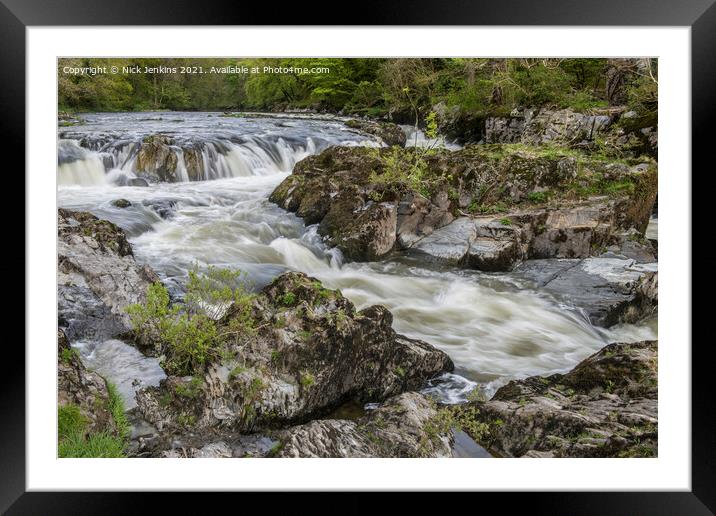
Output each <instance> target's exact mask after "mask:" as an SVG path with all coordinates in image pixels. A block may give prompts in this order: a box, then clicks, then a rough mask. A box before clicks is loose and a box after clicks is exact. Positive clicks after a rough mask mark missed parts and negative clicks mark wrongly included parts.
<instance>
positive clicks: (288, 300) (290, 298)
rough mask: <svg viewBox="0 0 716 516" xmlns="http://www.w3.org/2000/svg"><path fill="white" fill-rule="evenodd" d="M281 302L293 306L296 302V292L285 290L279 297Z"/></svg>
mask: <svg viewBox="0 0 716 516" xmlns="http://www.w3.org/2000/svg"><path fill="white" fill-rule="evenodd" d="M280 301H281V304H283V305H285V306H293V305H295V304H296V294H294V293H293V292H286V293H285V294H284V295H283V296H281V298H280Z"/></svg>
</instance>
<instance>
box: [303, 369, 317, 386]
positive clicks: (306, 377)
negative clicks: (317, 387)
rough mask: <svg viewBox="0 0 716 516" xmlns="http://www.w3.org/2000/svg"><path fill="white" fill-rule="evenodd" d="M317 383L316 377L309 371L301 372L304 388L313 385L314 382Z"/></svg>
mask: <svg viewBox="0 0 716 516" xmlns="http://www.w3.org/2000/svg"><path fill="white" fill-rule="evenodd" d="M315 383H316V378H315V376H313V375H312V374H311V373H309V372H308V371H305V372H303V373H301V385H302V386H303V387H304V388H308V387H311V386H312V385H313V384H315Z"/></svg>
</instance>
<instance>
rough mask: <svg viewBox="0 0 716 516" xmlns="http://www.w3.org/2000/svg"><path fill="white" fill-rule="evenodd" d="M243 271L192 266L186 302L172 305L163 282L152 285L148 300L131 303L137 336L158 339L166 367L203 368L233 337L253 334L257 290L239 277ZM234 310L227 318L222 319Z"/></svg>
mask: <svg viewBox="0 0 716 516" xmlns="http://www.w3.org/2000/svg"><path fill="white" fill-rule="evenodd" d="M242 274H243V273H241V272H240V271H230V270H225V269H219V268H216V267H209V268H208V269H207V271H206V272H204V273H199V272H198V270H197V269H194V270H192V271H190V273H189V281H188V283H187V293H186V296H185V304H184V305H180V304H174V305H170V302H169V293H168V291H167V289H166V288H165V287H164V286H163V285H162V284H161V283H154V284H152V285H150V286H149V288H148V289H147V297H146V301H145V302H144V303H142V304H134V305H131V306H129V307H128V308H127V313H129V316H130V319H131V322H132V329H133V331H134V333H135V335H137V337H138V338H139V339H140V340H142V341H144V342H150V343H152V344H153V345H154V347H155V350H156V352H157V354H158V355H160V356H162V357H163V360H162V363H163V366H164V368H165V369H166V370H167V371H168V372H170V373H172V374H176V375H182V376H183V375H191V374H194V373H195V372H198V371H201V370H202V369H203V367H204V365H205V364H206V363H207V361H208V360H209V359H211V358H216V357H220V356H223V355H224V354H225V353H226V351H227V346H228V345H229V344H230V343H232V342H237V341H238V340H240V339H242V338H245V337H246V336H247V335H250V334H253V332H254V331H255V324H254V319H253V314H252V309H251V306H252V301H253V298H254V294H251V293H249V292H248V291H247V290H246V286H245V284H243V283H242V282H240V281H239V280H240V278H241V277H242ZM226 312H229V313H230V314H231V316H230V318H229V321H228V323H226V325H223V326H221V327H220V326H219V323H218V319H220V318H221V316H222V315H223V314H224V313H226Z"/></svg>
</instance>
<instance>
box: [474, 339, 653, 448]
mask: <svg viewBox="0 0 716 516" xmlns="http://www.w3.org/2000/svg"><path fill="white" fill-rule="evenodd" d="M657 392H658V391H657V343H656V341H645V342H638V343H632V344H609V345H608V346H606V347H604V348H603V349H602V350H601V351H599V352H598V353H595V354H594V355H592V356H590V357H589V358H587V359H586V360H584V361H582V362H581V363H579V364H578V365H577V366H576V367H575V368H574V369H572V370H571V371H570V372H569V373H567V374H564V375H561V374H555V375H552V376H547V377H541V376H533V377H530V378H527V379H525V380H516V381H515V380H513V381H511V382H509V383H508V384H507V385H505V386H503V387H502V388H500V389H499V390H498V391H497V392H496V393H495V395H494V396H493V398H492V399H491V400H490V401H487V402H473V403H472V404H471V405H472V406H474V407H477V409H478V410H477V411H475V412H473V414H475V417H476V420H477V421H479V422H480V423H486V424H487V425H488V427H489V431H488V432H487V436H486V437H485V436H484V435H482V436H478V440H480V441H481V444H482V445H483V446H486V447H488V448H489V449H490V450H491V451H493V452H495V453H497V454H499V455H501V456H504V457H656V455H657V441H658V419H657V415H658V411H657V406H658V403H657Z"/></svg>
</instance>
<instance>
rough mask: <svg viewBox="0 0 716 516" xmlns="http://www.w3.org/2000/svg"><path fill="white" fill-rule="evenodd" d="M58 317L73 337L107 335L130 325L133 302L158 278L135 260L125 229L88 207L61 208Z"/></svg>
mask: <svg viewBox="0 0 716 516" xmlns="http://www.w3.org/2000/svg"><path fill="white" fill-rule="evenodd" d="M57 224H58V240H57V256H58V275H57V285H58V319H59V325H60V327H61V328H63V329H64V330H65V332H66V333H67V336H68V338H70V340H76V339H78V338H81V337H85V338H106V337H110V336H112V335H117V334H120V333H123V332H125V331H127V330H129V327H130V321H129V316H128V314H127V313H126V308H127V306H129V305H131V304H134V303H139V302H142V301H143V300H144V298H145V297H144V296H145V293H146V291H147V287H148V286H149V285H150V284H151V283H152V282H154V281H158V277H157V275H156V274H155V273H154V272H153V271H152V270H151V269H150V268H149V267H147V266H140V265H139V264H137V262H136V261H135V260H134V255H133V253H132V247H131V245H130V244H129V242H128V241H127V236H126V234H125V233H124V231H123V230H122V229H121V228H119V227H118V226H117V225H115V224H113V223H111V222H109V221H107V220H101V219H98V218H97V217H95V216H94V215H92V214H91V213H88V212H83V211H70V210H65V209H63V208H60V209H59V210H58V213H57Z"/></svg>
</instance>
